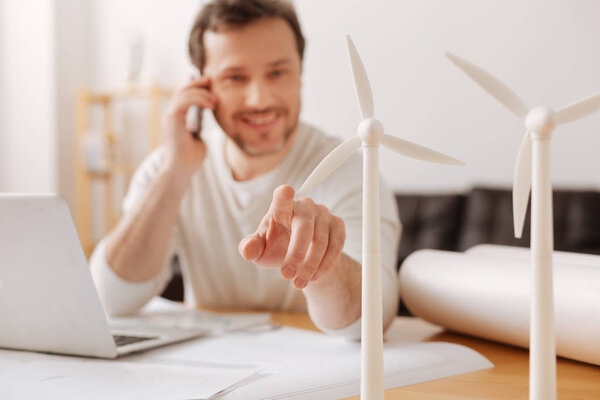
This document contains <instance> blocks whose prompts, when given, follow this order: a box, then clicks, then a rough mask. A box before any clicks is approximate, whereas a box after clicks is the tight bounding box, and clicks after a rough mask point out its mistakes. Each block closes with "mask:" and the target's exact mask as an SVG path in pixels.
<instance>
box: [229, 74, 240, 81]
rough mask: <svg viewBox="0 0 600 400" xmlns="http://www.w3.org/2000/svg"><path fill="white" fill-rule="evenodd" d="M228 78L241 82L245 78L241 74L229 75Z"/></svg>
mask: <svg viewBox="0 0 600 400" xmlns="http://www.w3.org/2000/svg"><path fill="white" fill-rule="evenodd" d="M227 79H228V80H230V81H232V82H241V81H243V80H244V77H243V76H241V75H230V76H228V77H227Z"/></svg>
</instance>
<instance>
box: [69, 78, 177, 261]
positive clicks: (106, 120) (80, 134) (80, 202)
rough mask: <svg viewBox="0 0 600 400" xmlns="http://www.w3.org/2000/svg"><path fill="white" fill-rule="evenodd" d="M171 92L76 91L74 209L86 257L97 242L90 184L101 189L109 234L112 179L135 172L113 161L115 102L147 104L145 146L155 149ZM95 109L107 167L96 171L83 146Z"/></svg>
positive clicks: (154, 88)
mask: <svg viewBox="0 0 600 400" xmlns="http://www.w3.org/2000/svg"><path fill="white" fill-rule="evenodd" d="M172 93H173V91H172V90H171V89H165V88H163V87H161V86H159V85H151V86H149V87H146V88H141V87H137V86H129V87H126V88H119V89H114V90H101V91H93V90H89V89H87V88H80V89H79V90H78V92H77V101H76V103H77V110H76V116H77V129H76V147H75V149H76V150H75V151H76V155H75V157H76V171H77V176H76V180H77V182H76V187H77V209H76V213H75V222H76V225H77V230H78V232H79V237H80V239H81V243H82V245H83V248H84V250H85V252H86V255H87V256H88V257H89V256H90V254H91V252H92V251H93V249H94V247H95V245H96V243H95V241H94V239H93V237H92V226H93V222H94V217H93V211H94V210H92V199H91V193H90V191H91V185H92V183H93V182H99V183H100V184H102V185H103V186H104V189H105V190H104V199H103V208H104V210H103V211H104V232H103V234H105V233H107V232H108V231H110V230H111V229H112V228H113V227H114V226H115V224H116V222H117V220H118V217H119V215H118V212H117V210H115V207H114V205H113V203H114V188H113V186H114V178H115V177H116V176H123V177H125V178H126V179H127V180H129V178H130V177H131V175H132V174H133V172H134V171H135V167H136V166H135V165H133V163H134V162H133V161H132V162H131V163H129V160H127V161H122V160H120V161H119V162H117V161H116V160H115V159H114V154H115V153H116V150H117V149H118V148H119V146H120V145H121V143H120V141H119V137H118V135H117V134H116V133H115V130H114V126H113V125H114V120H113V107H114V105H115V103H121V102H131V101H137V100H142V101H146V103H147V110H148V122H149V132H148V147H149V148H150V149H154V148H156V147H158V145H159V144H160V114H161V108H162V107H161V104H162V102H163V100H165V99H166V98H169V97H170V96H171V95H172ZM95 108H100V110H101V113H102V123H101V125H102V126H101V132H102V140H103V141H104V144H105V145H106V147H107V150H108V151H107V157H108V159H107V160H106V163H107V166H106V168H103V169H102V170H99V171H91V170H89V169H88V168H87V166H86V162H85V161H86V160H85V157H84V144H85V139H86V135H88V134H89V132H90V129H91V128H98V127H92V126H90V114H91V113H92V110H94V109H95Z"/></svg>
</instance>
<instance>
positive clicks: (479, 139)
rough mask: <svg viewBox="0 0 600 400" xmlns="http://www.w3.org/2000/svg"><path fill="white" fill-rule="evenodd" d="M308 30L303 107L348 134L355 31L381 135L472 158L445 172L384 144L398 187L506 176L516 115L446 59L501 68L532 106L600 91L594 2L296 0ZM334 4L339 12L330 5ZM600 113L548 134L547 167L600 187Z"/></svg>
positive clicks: (504, 179) (557, 176)
mask: <svg viewBox="0 0 600 400" xmlns="http://www.w3.org/2000/svg"><path fill="white" fill-rule="evenodd" d="M298 8H299V11H300V14H301V17H302V21H303V23H304V27H305V29H306V34H307V36H308V38H309V51H308V54H307V63H306V76H305V78H306V79H305V81H306V91H305V94H306V96H305V116H306V117H307V118H308V119H311V120H313V121H315V122H317V123H319V124H320V125H322V126H324V127H326V128H327V129H328V130H329V131H332V132H335V133H338V134H340V135H341V136H344V137H349V136H350V135H352V134H353V132H355V126H356V124H357V123H358V121H359V117H358V106H357V102H356V100H355V98H354V93H353V84H352V80H351V75H350V69H349V65H348V61H347V56H346V50H345V43H344V34H345V33H350V34H352V36H353V38H354V41H355V43H356V45H357V47H358V49H359V52H360V53H361V56H362V57H363V60H364V62H365V64H366V68H367V71H368V74H369V77H370V79H371V83H372V88H373V93H374V98H375V109H376V116H377V117H378V118H379V119H380V120H381V121H382V122H383V123H384V125H385V127H386V130H387V132H388V133H391V134H395V135H398V136H402V137H403V138H406V139H409V140H414V141H415V142H418V143H422V144H424V145H428V146H432V147H435V148H436V149H439V150H440V151H444V152H447V153H449V154H451V155H454V156H456V157H459V158H461V159H463V160H465V161H466V162H467V163H468V166H467V168H465V169H454V170H453V169H448V168H444V167H438V166H429V165H426V164H424V163H420V162H416V161H415V162H413V161H408V160H404V159H402V158H401V157H397V156H396V155H393V154H390V153H389V152H385V154H384V155H383V156H382V163H381V165H382V167H383V168H384V169H385V171H384V174H385V175H386V177H387V179H388V181H390V182H391V183H392V184H393V186H394V187H396V188H401V189H404V190H417V189H430V190H440V189H442V190H443V189H453V188H456V187H465V186H469V185H471V184H474V183H487V184H505V185H508V184H510V182H511V180H512V171H513V163H514V160H515V157H516V153H517V149H518V146H519V143H520V140H521V138H522V134H523V132H524V128H523V124H522V122H521V121H519V120H518V119H517V118H516V117H514V116H513V115H512V114H511V113H510V112H508V111H507V110H505V109H504V108H503V107H502V106H501V105H499V104H498V103H496V101H495V100H494V99H492V98H491V97H490V96H488V95H487V94H486V93H484V92H483V91H482V90H481V89H480V88H479V87H477V86H476V85H475V84H473V83H472V82H471V81H469V80H468V79H467V78H466V77H465V76H464V75H463V74H462V72H460V71H459V70H458V69H457V68H455V67H454V66H453V65H452V64H450V63H449V62H448V61H447V60H445V58H443V57H442V55H443V53H444V52H445V51H447V50H450V51H452V52H455V53H456V54H459V55H461V56H463V57H465V58H467V59H469V60H471V61H473V62H475V63H477V64H479V65H481V66H482V67H484V68H487V69H489V70H490V71H491V72H493V73H494V74H496V75H497V76H498V77H501V79H502V80H504V81H505V82H506V83H508V84H509V85H510V86H511V87H513V88H514V90H515V91H517V92H518V93H519V94H520V95H521V96H522V97H523V99H524V100H525V101H526V104H528V105H530V106H532V107H533V106H537V105H542V104H543V105H547V106H549V107H558V106H561V105H563V104H565V103H568V102H571V101H573V100H576V99H579V98H581V97H583V96H587V95H588V94H591V93H594V92H600V73H599V72H598V71H600V51H599V49H600V47H599V44H600V42H599V38H600V24H599V23H598V21H599V20H600V19H599V18H600V2H598V1H594V0H576V1H567V0H537V1H522V0H510V1H499V0H493V1H492V0H488V1H477V0H453V1H443V0H436V1H433V0H411V1H386V0H371V1H369V2H368V4H367V3H366V2H363V1H359V0H347V1H344V2H343V3H341V2H336V1H334V0H322V1H319V2H312V1H301V2H298ZM336 8H338V9H339V10H338V12H336V11H334V10H335V9H336ZM598 148H600V113H598V114H596V115H594V116H591V117H588V118H587V119H585V120H582V121H581V122H576V123H571V124H569V125H565V126H563V127H560V128H559V129H557V130H556V131H555V136H554V142H553V160H554V165H553V175H554V182H555V184H556V185H557V186H558V185H562V186H593V187H598V185H599V184H600V176H599V175H598V174H597V173H596V171H598V167H600V165H599V163H598V157H597V149H598Z"/></svg>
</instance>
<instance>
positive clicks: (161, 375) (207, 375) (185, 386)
mask: <svg viewBox="0 0 600 400" xmlns="http://www.w3.org/2000/svg"><path fill="white" fill-rule="evenodd" d="M170 361H171V362H169V360H161V359H158V358H156V357H155V358H154V359H151V358H148V359H144V356H141V357H139V358H138V359H137V361H136V362H133V361H131V360H130V359H129V358H128V359H127V361H114V360H111V361H104V360H95V359H84V358H76V357H61V356H50V355H44V354H35V353H26V352H12V351H0V398H1V399H11V400H20V399H23V400H29V399H61V400H62V399H117V400H119V399H123V400H130V399H147V400H159V399H192V398H193V399H205V398H210V397H211V396H213V395H214V394H216V393H219V392H221V391H222V390H223V389H226V388H228V387H230V386H232V385H234V384H236V383H237V382H239V381H243V380H245V379H248V378H249V377H251V376H254V374H256V373H257V372H258V371H260V369H261V368H260V367H259V366H257V365H249V364H244V365H234V364H231V363H230V364H220V365H219V364H214V363H211V364H203V363H199V362H198V363H195V362H187V363H185V362H176V360H170Z"/></svg>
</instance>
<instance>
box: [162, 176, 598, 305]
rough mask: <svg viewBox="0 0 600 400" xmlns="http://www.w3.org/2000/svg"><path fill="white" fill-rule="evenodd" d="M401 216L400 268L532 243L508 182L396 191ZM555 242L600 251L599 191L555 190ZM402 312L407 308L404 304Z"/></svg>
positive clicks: (175, 294) (177, 293)
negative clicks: (487, 247)
mask: <svg viewBox="0 0 600 400" xmlns="http://www.w3.org/2000/svg"><path fill="white" fill-rule="evenodd" d="M396 201H397V204H398V210H399V212H400V219H401V221H402V227H403V230H402V239H401V240H400V246H399V248H398V268H400V266H401V265H402V262H403V261H404V259H406V257H407V256H408V255H409V254H410V253H412V252H413V251H415V250H419V249H425V248H427V249H440V250H450V251H464V250H466V249H468V248H469V247H471V246H475V245H477V244H481V243H492V244H504V245H510V246H525V247H526V246H529V232H530V230H529V218H530V217H529V214H530V211H529V210H528V212H527V216H526V220H525V228H524V230H523V237H522V238H521V239H516V238H515V237H514V235H513V221H512V192H511V190H510V188H487V187H475V188H473V189H472V190H471V191H469V192H467V193H452V194H407V193H397V194H396ZM553 208H554V248H555V249H556V250H562V251H573V252H579V253H591V254H600V192H598V191H593V190H560V189H559V190H554V197H553ZM174 270H175V275H174V277H173V280H172V281H171V282H170V283H169V285H168V286H167V288H166V289H165V291H164V293H163V294H162V296H163V297H166V298H169V299H173V300H182V299H183V283H182V280H181V275H180V274H179V273H178V268H177V265H174ZM399 313H400V314H407V313H408V312H407V310H406V309H405V308H404V307H403V306H402V304H401V305H400V311H399Z"/></svg>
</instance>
